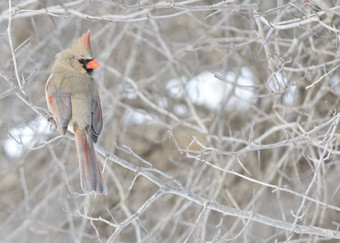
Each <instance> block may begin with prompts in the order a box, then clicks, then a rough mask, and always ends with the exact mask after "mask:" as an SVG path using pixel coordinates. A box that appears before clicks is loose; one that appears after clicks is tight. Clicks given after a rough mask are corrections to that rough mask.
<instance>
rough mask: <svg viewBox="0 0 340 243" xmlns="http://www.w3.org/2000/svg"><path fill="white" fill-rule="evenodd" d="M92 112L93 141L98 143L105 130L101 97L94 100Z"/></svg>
mask: <svg viewBox="0 0 340 243" xmlns="http://www.w3.org/2000/svg"><path fill="white" fill-rule="evenodd" d="M91 112H92V124H91V135H92V139H93V141H94V142H95V143H96V142H97V139H98V136H99V134H100V133H101V131H102V128H103V115H102V108H101V105H100V98H99V96H95V97H93V98H92V104H91Z"/></svg>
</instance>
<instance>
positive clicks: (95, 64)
mask: <svg viewBox="0 0 340 243" xmlns="http://www.w3.org/2000/svg"><path fill="white" fill-rule="evenodd" d="M94 68H99V64H98V62H97V61H96V60H94V59H93V60H92V61H90V62H88V63H87V64H86V69H94Z"/></svg>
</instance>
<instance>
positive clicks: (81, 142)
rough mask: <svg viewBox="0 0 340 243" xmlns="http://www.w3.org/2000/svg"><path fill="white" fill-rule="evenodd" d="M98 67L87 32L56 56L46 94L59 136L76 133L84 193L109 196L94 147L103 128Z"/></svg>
mask: <svg viewBox="0 0 340 243" xmlns="http://www.w3.org/2000/svg"><path fill="white" fill-rule="evenodd" d="M98 67H99V64H98V63H97V61H96V60H94V59H93V55H92V51H91V46H90V32H89V31H88V32H87V33H85V34H84V35H83V36H82V38H80V39H79V40H78V41H77V42H75V43H74V45H73V46H72V47H71V48H70V49H66V50H64V51H62V52H60V53H58V54H57V56H56V61H55V63H54V65H53V67H52V72H51V75H50V77H49V78H48V80H47V83H46V87H45V91H46V100H47V106H48V108H49V110H50V111H51V113H52V115H53V118H54V120H55V121H56V125H57V128H58V130H59V131H60V133H62V134H63V135H65V133H66V131H67V128H69V129H70V130H71V131H73V132H74V137H75V140H76V147H77V154H78V161H79V168H80V183H81V187H82V189H83V191H84V192H85V193H89V192H93V191H94V192H98V193H103V194H107V187H106V184H105V181H104V180H103V177H102V174H101V172H100V168H99V165H98V162H97V158H96V153H95V150H94V147H93V142H95V143H96V142H97V139H98V136H99V134H100V132H101V131H102V127H103V117H102V110H101V105H100V98H99V93H98V89H97V86H96V83H95V80H94V79H93V78H92V75H91V74H92V71H93V69H94V68H98Z"/></svg>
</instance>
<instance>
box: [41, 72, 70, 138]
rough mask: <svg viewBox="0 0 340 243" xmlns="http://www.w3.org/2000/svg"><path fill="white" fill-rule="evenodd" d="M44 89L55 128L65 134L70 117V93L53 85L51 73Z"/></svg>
mask: <svg viewBox="0 0 340 243" xmlns="http://www.w3.org/2000/svg"><path fill="white" fill-rule="evenodd" d="M45 90H46V94H47V98H48V103H49V106H50V108H51V110H52V113H53V118H54V120H55V122H56V124H57V128H58V129H59V131H60V132H61V133H62V134H65V133H66V131H67V126H68V123H69V121H70V119H71V117H72V103H71V95H70V94H68V93H65V92H62V91H60V90H58V89H57V88H56V87H55V84H54V82H53V77H52V75H51V76H50V78H49V79H48V81H47V83H46V87H45Z"/></svg>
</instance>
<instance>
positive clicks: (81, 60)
mask: <svg viewBox="0 0 340 243" xmlns="http://www.w3.org/2000/svg"><path fill="white" fill-rule="evenodd" d="M78 61H79V62H80V63H81V64H82V65H86V64H87V63H88V62H89V60H87V59H79V60H78Z"/></svg>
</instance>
